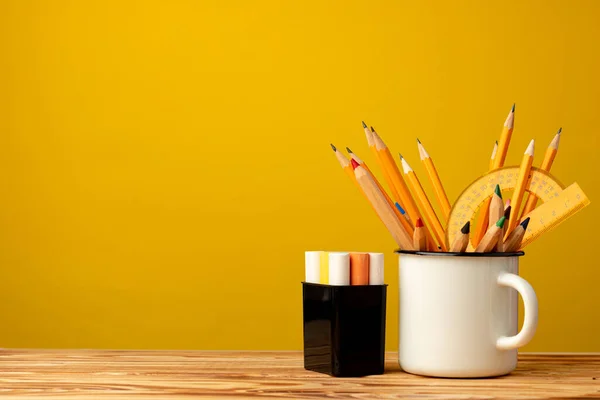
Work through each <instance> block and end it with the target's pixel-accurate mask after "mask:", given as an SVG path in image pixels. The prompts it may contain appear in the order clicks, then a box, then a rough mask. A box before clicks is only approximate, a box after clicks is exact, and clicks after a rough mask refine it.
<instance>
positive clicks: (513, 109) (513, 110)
mask: <svg viewBox="0 0 600 400" xmlns="http://www.w3.org/2000/svg"><path fill="white" fill-rule="evenodd" d="M515 105H516V103H513V107H512V110H511V111H512V112H515Z"/></svg>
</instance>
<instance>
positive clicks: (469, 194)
mask: <svg viewBox="0 0 600 400" xmlns="http://www.w3.org/2000/svg"><path fill="white" fill-rule="evenodd" d="M518 176H519V167H516V166H515V167H504V168H500V169H497V170H494V171H492V172H489V173H487V174H486V175H483V176H482V177H480V178H479V179H477V180H476V181H474V182H473V183H471V184H470V185H469V186H468V187H467V188H466V189H465V190H464V191H463V192H462V193H461V194H460V196H458V199H457V200H456V202H455V203H454V206H453V207H452V210H451V211H450V217H449V218H448V225H447V227H446V237H447V239H448V243H449V244H451V243H453V242H454V239H455V238H456V235H457V234H458V233H459V232H460V228H462V227H463V226H464V224H465V223H466V222H467V221H471V225H472V226H474V222H475V221H474V220H475V216H476V215H477V212H478V211H479V208H480V207H481V206H482V204H483V203H484V201H485V200H486V199H487V198H488V197H491V196H492V193H493V192H494V188H495V187H496V185H500V188H501V189H502V190H503V191H505V190H506V191H508V190H512V189H514V188H515V185H516V181H517V177H518ZM526 191H527V192H530V193H533V194H535V195H536V196H537V197H538V198H539V199H540V200H541V201H543V202H544V204H542V205H540V206H538V207H537V208H535V209H534V210H533V211H532V212H530V213H529V214H527V217H530V218H531V219H530V221H529V225H528V226H527V231H526V232H525V236H524V237H523V241H522V243H521V247H522V248H523V247H525V246H526V245H527V244H529V243H531V242H532V241H534V240H535V239H537V238H538V237H540V236H541V235H542V234H543V233H545V232H548V231H550V230H551V229H553V228H555V227H556V226H558V225H559V224H560V223H561V222H563V221H564V220H566V219H567V218H569V217H570V216H571V215H573V214H575V213H576V212H577V211H579V210H581V209H582V208H583V207H585V206H587V205H588V204H589V203H590V201H589V199H588V198H587V196H586V195H585V193H583V191H582V190H581V188H580V187H579V185H577V183H573V184H572V185H571V186H569V187H568V188H566V189H565V187H564V186H563V185H562V184H561V183H560V182H559V181H558V180H557V179H556V178H555V177H553V176H552V175H550V174H549V173H548V172H546V171H542V170H541V169H539V168H535V167H532V168H531V181H530V183H529V185H528V187H527V188H526ZM469 250H473V243H472V242H471V243H470V244H469Z"/></svg>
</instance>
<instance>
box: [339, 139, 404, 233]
mask: <svg viewBox="0 0 600 400" xmlns="http://www.w3.org/2000/svg"><path fill="white" fill-rule="evenodd" d="M346 150H347V151H348V154H350V157H351V158H352V159H353V160H354V161H356V162H357V163H358V165H362V166H363V167H365V169H366V170H367V172H368V173H369V174H371V177H372V178H373V180H374V181H375V183H376V184H377V187H378V188H379V190H381V193H383V196H384V197H385V200H386V201H387V202H388V204H389V205H390V207H391V208H392V210H394V213H395V214H396V216H397V217H398V218H399V219H400V222H401V223H402V226H403V227H404V229H406V232H408V234H409V235H412V234H413V226H412V224H411V223H410V221H409V220H407V219H406V218H405V217H404V216H403V215H402V213H401V212H400V210H398V208H397V207H396V206H395V204H394V202H393V201H392V199H390V196H389V195H388V194H387V193H386V191H385V190H384V189H383V187H382V186H381V184H380V183H379V182H378V181H377V178H375V175H373V172H371V170H370V169H369V167H368V166H367V164H366V163H365V162H364V161H363V160H361V159H360V158H358V156H357V155H356V154H354V152H353V151H352V150H350V148H349V147H346ZM349 163H350V162H349ZM350 169H352V165H350ZM352 175H353V176H354V171H352ZM355 180H356V179H355ZM357 184H358V183H357Z"/></svg>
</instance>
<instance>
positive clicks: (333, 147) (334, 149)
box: [329, 143, 337, 151]
mask: <svg viewBox="0 0 600 400" xmlns="http://www.w3.org/2000/svg"><path fill="white" fill-rule="evenodd" d="M329 144H330V145H331V148H332V149H333V151H337V149H336V148H335V146H334V145H333V143H329Z"/></svg>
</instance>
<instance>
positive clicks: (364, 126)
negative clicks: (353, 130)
mask: <svg viewBox="0 0 600 400" xmlns="http://www.w3.org/2000/svg"><path fill="white" fill-rule="evenodd" d="M362 123H363V128H364V129H367V124H365V121H362Z"/></svg>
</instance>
